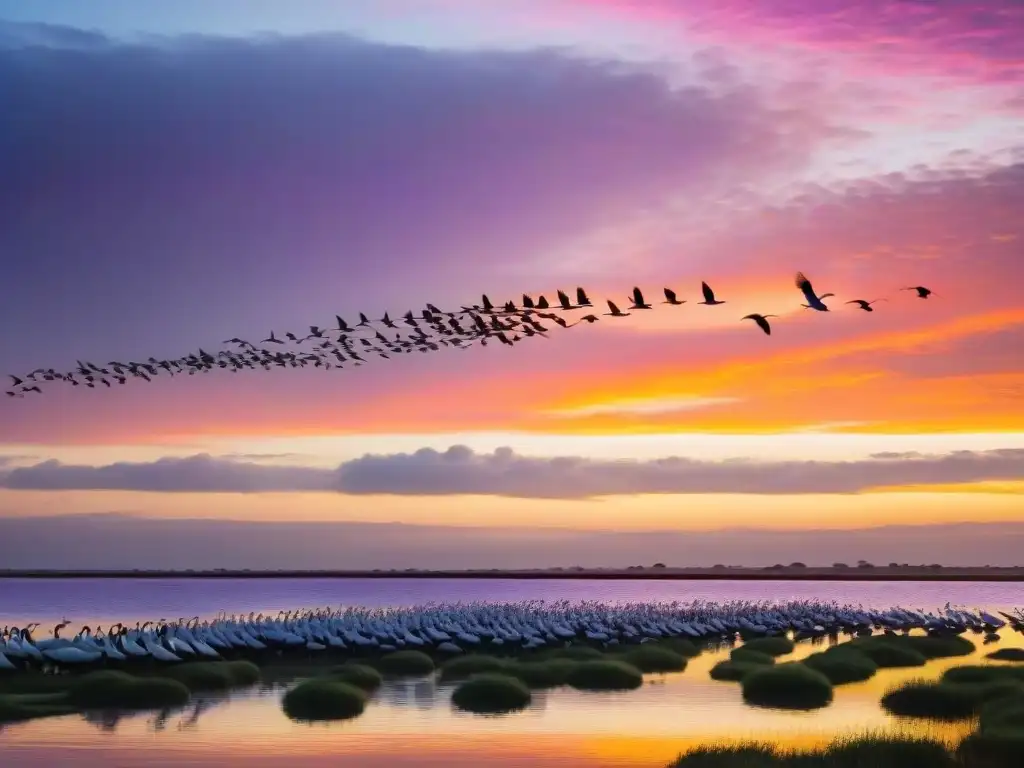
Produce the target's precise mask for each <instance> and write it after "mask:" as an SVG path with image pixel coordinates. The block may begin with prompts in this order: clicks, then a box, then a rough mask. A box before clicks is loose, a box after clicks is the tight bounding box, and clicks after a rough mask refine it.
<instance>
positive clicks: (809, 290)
mask: <svg viewBox="0 0 1024 768" xmlns="http://www.w3.org/2000/svg"><path fill="white" fill-rule="evenodd" d="M794 282H795V283H796V287H797V288H799V289H800V290H801V291H803V294H804V297H805V298H806V299H807V301H808V303H810V304H813V303H814V302H815V301H816V300H817V298H818V297H817V296H816V295H815V293H814V287H813V286H812V285H811V281H810V280H808V279H807V277H806V276H805V275H804V273H803V272H797V273H796V278H795V280H794Z"/></svg>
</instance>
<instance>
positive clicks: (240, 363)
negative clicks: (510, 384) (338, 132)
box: [6, 272, 932, 398]
mask: <svg viewBox="0 0 1024 768" xmlns="http://www.w3.org/2000/svg"><path fill="white" fill-rule="evenodd" d="M796 287H797V288H798V289H800V292H801V293H802V294H803V297H804V299H805V302H806V303H804V304H802V306H804V307H806V308H808V309H813V310H817V311H819V312H827V311H829V308H828V306H827V305H826V304H825V303H824V299H827V298H829V297H832V296H835V294H832V293H823V294H821V295H818V294H817V293H815V291H814V288H813V287H812V285H811V282H810V280H808V279H807V278H806V277H805V276H804V274H803V273H802V272H798V273H797V275H796ZM902 290H907V291H914V292H916V294H917V296H918V297H919V298H922V299H927V298H928V297H929V296H930V295H932V292H931V290H929V289H928V288H925V287H924V286H920V285H918V286H909V287H907V288H903V289H902ZM701 291H702V293H703V297H704V300H703V301H699V302H697V303H698V304H704V305H707V306H717V305H721V304H725V303H726V302H725V301H724V300H720V299H718V298H717V297H716V296H715V292H714V291H713V290H712V289H711V286H709V285H708V284H707V283H701ZM664 294H665V299H664V301H662V302H661V303H662V304H669V305H673V306H679V305H682V304H685V303H686V301H685V300H684V299H679V298H678V297H677V294H676V292H675V291H673V290H672V289H671V288H665V289H664ZM605 301H606V303H607V305H608V311H607V312H604V313H602V314H603V316H604V317H628V316H629V315H630V314H632V312H634V311H639V310H647V309H653V308H654V305H653V304H651V303H650V302H648V301H647V300H646V299H645V298H644V295H643V292H642V291H641V290H640V289H639V288H634V289H633V294H632V296H631V297H630V298H629V301H630V302H631V304H630V305H629V306H627V307H626V309H627V310H629V311H623V310H622V309H620V308H619V306H618V305H617V304H616V303H615V302H613V301H611V300H610V299H606V300H605ZM878 301H885V299H876V300H873V301H867V300H865V299H853V300H851V301H847V302H845V303H846V304H854V305H857V306H858V307H859V308H860V309H862V310H864V311H865V312H873V311H874V307H873V306H872V305H874V304H876V303H877V302H878ZM593 309H594V304H593V302H592V301H591V300H590V297H589V296H588V295H587V292H586V291H585V290H584V289H583V288H577V289H576V297H575V301H574V300H573V298H572V297H570V296H569V294H568V293H566V292H565V291H562V290H559V291H558V292H557V303H556V304H551V303H549V302H548V300H547V299H546V298H545V297H544V296H540V297H539V298H537V299H533V298H531V297H530V296H527V295H525V294H524V295H523V298H522V301H521V302H520V304H519V305H518V306H517V305H516V304H515V302H513V301H509V302H506V303H505V304H503V305H495V304H492V303H491V300H490V299H488V297H487V296H486V295H484V296H483V299H482V303H481V304H478V305H473V306H470V307H465V306H464V307H461V308H460V309H459V310H458V311H455V312H448V311H444V310H441V309H439V308H437V307H436V306H434V305H433V304H429V303H428V304H427V305H426V308H425V309H423V310H422V311H421V312H419V314H416V313H415V312H414V311H413V310H409V311H408V312H406V313H405V314H404V315H403V316H401V317H396V318H391V317H389V316H388V313H387V312H385V313H384V316H383V317H382V318H380V319H379V320H376V321H374V320H370V319H369V318H368V317H367V316H366V315H365V314H364V313H362V312H360V313H359V322H358V323H356V324H355V325H349V324H348V323H347V322H346V321H345V319H344V318H342V317H341V316H339V315H336V316H335V320H336V324H335V325H334V326H332V327H329V328H322V327H320V326H316V325H313V326H310V328H309V333H308V334H307V335H305V336H300V335H296V334H294V333H284V334H283V335H282V337H278V335H277V334H276V332H274V331H271V333H270V335H269V336H268V337H267V338H265V339H263V340H262V341H260V342H259V344H255V343H253V342H250V341H246V340H245V339H239V338H232V339H228V340H227V341H225V342H224V343H225V344H230V345H232V346H231V348H230V349H228V350H224V351H220V352H216V353H213V354H211V353H209V352H207V351H205V350H203V349H201V348H200V349H199V351H198V352H196V353H192V354H188V355H185V356H184V357H179V358H175V359H165V360H160V359H157V358H155V357H150V358H148V359H147V360H144V361H131V360H130V361H127V362H123V361H119V360H111V361H109V362H107V363H105V364H96V363H94V362H88V361H82V360H78V361H76V362H77V367H76V368H75V369H74V370H71V371H65V372H60V371H57V370H55V369H53V368H38V369H36V370H34V371H32V372H30V373H26V374H24V375H22V376H14V375H11V376H10V378H11V380H12V382H13V384H12V386H11V388H10V389H9V390H8V391H7V393H6V394H7V397H12V398H21V397H25V396H26V395H31V394H42V393H43V386H44V385H46V384H49V383H57V382H61V383H65V384H70V385H71V386H75V387H80V386H84V387H87V388H90V389H95V388H97V387H108V388H109V387H113V386H116V385H121V384H126V383H127V382H128V380H129V379H140V380H142V381H152V380H153V378H154V377H156V376H159V375H166V376H177V375H182V374H187V375H189V376H193V375H195V374H197V373H209V372H211V371H215V370H227V371H231V372H233V373H238V372H239V371H243V370H258V369H262V370H268V371H269V370H271V369H272V368H307V367H313V368H320V369H323V370H331V369H343V368H345V367H346V366H349V365H351V366H360V365H362V364H364V363H365V362H367V360H366V358H367V357H370V356H373V355H376V356H378V357H381V358H384V359H391V358H392V357H394V356H398V355H403V354H410V353H413V352H421V353H427V352H439V351H441V350H442V349H443V348H446V347H448V348H455V349H468V348H469V347H471V346H473V345H474V344H480V345H482V346H486V345H487V344H488V343H489V342H497V343H500V344H505V345H508V346H513V345H515V344H517V343H520V342H522V341H525V340H527V339H530V338H535V337H546V334H547V332H548V331H549V330H551V328H550V326H549V325H545V323H549V324H550V325H553V326H558V327H560V328H572V327H573V326H575V325H579V324H580V323H587V324H590V323H596V322H597V321H598V320H599V317H598V316H597V315H596V314H593V313H592V312H590V313H588V314H584V315H581V316H580V317H579V318H578V319H577V320H576V321H575V322H569V321H568V320H566V318H565V317H564V316H563V315H562V314H560V313H561V312H571V311H574V310H593ZM770 317H775V315H762V314H757V313H754V314H749V315H745V316H744V317H743V318H742V319H743V320H751V321H753V322H754V323H756V324H757V325H758V327H759V328H760V329H761V330H762V331H764V333H765V334H767V335H769V336H770V335H771V332H772V328H771V325H770V324H769V322H768V318H770ZM286 347H290V348H288V349H286Z"/></svg>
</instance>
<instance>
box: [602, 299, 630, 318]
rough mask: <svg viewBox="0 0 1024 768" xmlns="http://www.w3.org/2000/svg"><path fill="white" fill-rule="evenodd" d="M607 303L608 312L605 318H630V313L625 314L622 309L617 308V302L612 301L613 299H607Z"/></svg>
mask: <svg viewBox="0 0 1024 768" xmlns="http://www.w3.org/2000/svg"><path fill="white" fill-rule="evenodd" d="M605 301H607V302H608V311H607V312H605V316H606V317H628V316H629V312H623V311H622V310H621V309H619V308H618V307H617V306H615V302H614V301H612V300H611V299H605Z"/></svg>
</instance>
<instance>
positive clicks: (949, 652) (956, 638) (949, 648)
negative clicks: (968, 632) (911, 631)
mask: <svg viewBox="0 0 1024 768" xmlns="http://www.w3.org/2000/svg"><path fill="white" fill-rule="evenodd" d="M897 638H898V639H902V640H903V641H904V642H905V643H906V645H907V646H908V647H909V648H913V649H914V650H915V651H917V652H918V653H920V654H921V655H922V656H924V657H925V658H926V659H948V658H952V657H954V656H970V655H971V654H972V653H974V651H975V650H976V648H975V646H974V643H972V642H971V641H970V640H968V639H967V638H966V637H961V636H960V635H944V636H939V637H932V636H920V635H903V636H897Z"/></svg>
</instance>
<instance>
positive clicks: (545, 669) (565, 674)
mask: <svg viewBox="0 0 1024 768" xmlns="http://www.w3.org/2000/svg"><path fill="white" fill-rule="evenodd" d="M578 663H579V662H576V661H573V660H571V659H548V660H547V661H537V662H521V661H517V662H514V663H512V664H509V665H508V666H506V667H505V670H504V672H505V674H507V675H511V676H512V677H515V678H516V679H517V680H522V681H523V682H524V683H525V684H526V685H527V686H529V687H530V688H537V689H540V688H557V687H558V686H560V685H565V684H566V682H567V681H568V679H569V673H570V672H571V671H572V670H573V669H575V667H576V665H577V664H578Z"/></svg>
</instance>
